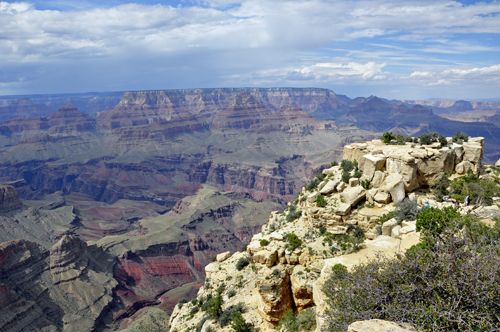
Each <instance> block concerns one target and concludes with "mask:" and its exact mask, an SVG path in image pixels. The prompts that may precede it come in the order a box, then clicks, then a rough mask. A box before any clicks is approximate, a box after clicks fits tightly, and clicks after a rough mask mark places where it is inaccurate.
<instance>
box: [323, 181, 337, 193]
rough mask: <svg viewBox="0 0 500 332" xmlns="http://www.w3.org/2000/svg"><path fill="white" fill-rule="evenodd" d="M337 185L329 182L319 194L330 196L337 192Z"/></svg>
mask: <svg viewBox="0 0 500 332" xmlns="http://www.w3.org/2000/svg"><path fill="white" fill-rule="evenodd" d="M336 183H337V182H335V181H333V180H330V181H328V183H327V184H326V185H325V186H324V187H323V188H321V190H320V191H319V193H320V194H322V195H329V194H331V193H333V192H334V191H335V184H336Z"/></svg>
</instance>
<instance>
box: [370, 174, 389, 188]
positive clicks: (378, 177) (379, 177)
mask: <svg viewBox="0 0 500 332" xmlns="http://www.w3.org/2000/svg"><path fill="white" fill-rule="evenodd" d="M386 176H387V175H386V174H385V173H383V172H381V171H376V172H375V175H373V180H372V186H373V188H379V187H380V186H381V185H382V184H383V183H384V180H385V177H386Z"/></svg>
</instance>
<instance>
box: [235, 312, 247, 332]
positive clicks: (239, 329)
mask: <svg viewBox="0 0 500 332" xmlns="http://www.w3.org/2000/svg"><path fill="white" fill-rule="evenodd" d="M231 327H232V328H233V330H234V331H235V332H250V326H248V324H247V322H245V319H244V318H243V316H242V315H241V313H240V312H235V313H234V314H233V322H232V323H231Z"/></svg>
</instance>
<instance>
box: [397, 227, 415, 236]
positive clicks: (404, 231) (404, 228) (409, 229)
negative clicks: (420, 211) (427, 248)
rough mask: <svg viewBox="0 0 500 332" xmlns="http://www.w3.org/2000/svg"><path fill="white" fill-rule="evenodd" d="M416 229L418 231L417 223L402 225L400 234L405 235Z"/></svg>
mask: <svg viewBox="0 0 500 332" xmlns="http://www.w3.org/2000/svg"><path fill="white" fill-rule="evenodd" d="M415 231H416V226H415V225H408V226H404V227H401V228H400V229H399V235H405V234H408V233H412V232H415Z"/></svg>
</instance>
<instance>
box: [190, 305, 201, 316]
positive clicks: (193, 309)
mask: <svg viewBox="0 0 500 332" xmlns="http://www.w3.org/2000/svg"><path fill="white" fill-rule="evenodd" d="M198 311H200V308H198V307H192V308H191V311H190V312H189V313H190V314H191V315H194V314H196V313H197V312H198Z"/></svg>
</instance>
